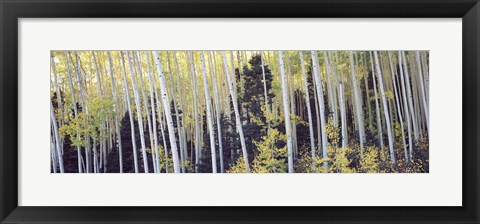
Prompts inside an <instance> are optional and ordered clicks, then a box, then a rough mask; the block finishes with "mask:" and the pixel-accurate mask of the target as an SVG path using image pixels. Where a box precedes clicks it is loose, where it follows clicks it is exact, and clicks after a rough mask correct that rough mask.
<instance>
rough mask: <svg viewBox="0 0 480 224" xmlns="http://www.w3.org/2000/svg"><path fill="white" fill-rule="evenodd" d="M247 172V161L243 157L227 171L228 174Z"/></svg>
mask: <svg viewBox="0 0 480 224" xmlns="http://www.w3.org/2000/svg"><path fill="white" fill-rule="evenodd" d="M246 172H247V166H246V165H245V160H244V159H243V156H240V157H238V159H237V162H235V165H233V166H231V167H230V169H229V170H227V173H246Z"/></svg>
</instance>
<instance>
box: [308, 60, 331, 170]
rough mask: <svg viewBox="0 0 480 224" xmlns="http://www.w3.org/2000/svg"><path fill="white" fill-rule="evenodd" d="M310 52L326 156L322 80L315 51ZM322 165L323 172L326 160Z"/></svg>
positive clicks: (326, 166) (326, 145)
mask: <svg viewBox="0 0 480 224" xmlns="http://www.w3.org/2000/svg"><path fill="white" fill-rule="evenodd" d="M311 54H312V61H313V62H312V66H313V75H314V77H315V85H316V88H317V95H318V96H317V98H318V106H319V110H320V124H321V133H322V153H323V158H324V159H327V158H328V152H327V148H328V139H327V133H326V125H327V123H326V121H325V103H324V102H323V101H324V100H323V87H322V80H321V79H320V69H319V68H320V66H319V65H318V56H317V52H316V51H311ZM323 166H324V168H325V173H327V172H328V162H327V161H324V162H323Z"/></svg>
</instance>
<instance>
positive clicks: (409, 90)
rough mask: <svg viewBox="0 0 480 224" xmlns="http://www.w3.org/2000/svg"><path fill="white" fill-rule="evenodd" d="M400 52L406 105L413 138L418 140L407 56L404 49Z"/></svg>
mask: <svg viewBox="0 0 480 224" xmlns="http://www.w3.org/2000/svg"><path fill="white" fill-rule="evenodd" d="M401 53H402V61H403V73H404V75H405V85H406V87H407V97H408V106H409V108H410V116H411V117H412V126H413V135H414V137H415V140H418V127H417V118H416V115H415V108H414V105H413V96H412V89H411V88H410V78H409V75H408V66H407V58H406V57H405V52H404V51H401Z"/></svg>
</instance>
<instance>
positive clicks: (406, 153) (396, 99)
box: [388, 51, 408, 163]
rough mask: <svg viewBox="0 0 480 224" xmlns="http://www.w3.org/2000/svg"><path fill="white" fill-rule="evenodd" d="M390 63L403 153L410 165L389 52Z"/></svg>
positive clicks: (389, 53)
mask: <svg viewBox="0 0 480 224" xmlns="http://www.w3.org/2000/svg"><path fill="white" fill-rule="evenodd" d="M388 61H389V64H390V73H391V74H392V81H393V90H394V91H395V101H396V103H397V113H398V119H399V121H400V129H401V130H402V142H403V151H404V153H405V162H407V163H408V151H407V143H406V142H405V131H404V128H403V118H402V111H401V107H400V99H399V98H400V97H399V94H398V93H397V84H396V82H395V70H394V68H393V63H392V52H390V51H389V52H388Z"/></svg>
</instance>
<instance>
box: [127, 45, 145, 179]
mask: <svg viewBox="0 0 480 224" xmlns="http://www.w3.org/2000/svg"><path fill="white" fill-rule="evenodd" d="M133 57H134V56H133V55H132V58H133ZM130 60H131V59H130V56H129V53H128V52H127V63H128V66H129V68H130V79H131V80H132V87H133V97H134V100H135V107H136V108H137V122H138V131H139V132H140V144H141V145H142V157H143V170H144V171H145V173H148V161H147V151H146V146H145V136H144V130H143V117H142V105H141V104H140V96H139V93H138V90H137V81H136V78H135V71H134V69H133V65H132V62H131V61H130Z"/></svg>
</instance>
